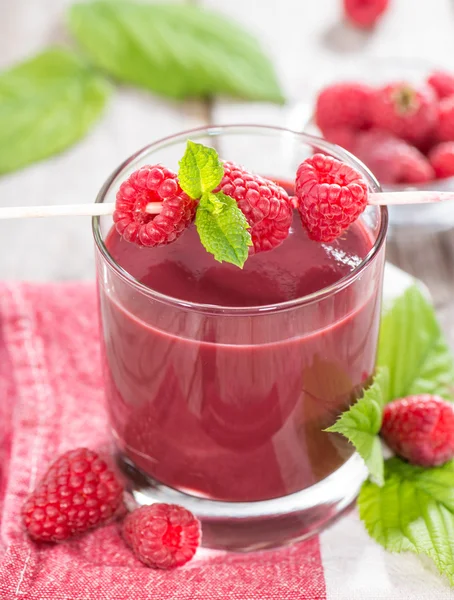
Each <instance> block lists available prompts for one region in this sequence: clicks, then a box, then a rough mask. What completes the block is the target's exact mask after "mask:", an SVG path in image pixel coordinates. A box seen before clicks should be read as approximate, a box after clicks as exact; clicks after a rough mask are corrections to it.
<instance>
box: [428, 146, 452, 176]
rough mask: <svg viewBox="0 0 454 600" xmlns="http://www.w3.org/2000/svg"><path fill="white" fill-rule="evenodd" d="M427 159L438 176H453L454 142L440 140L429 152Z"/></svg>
mask: <svg viewBox="0 0 454 600" xmlns="http://www.w3.org/2000/svg"><path fill="white" fill-rule="evenodd" d="M429 160H430V164H431V165H432V167H433V169H434V171H435V175H436V176H437V177H439V178H444V177H452V176H454V142H442V143H441V144H438V145H437V146H434V148H432V150H431V151H430V152H429Z"/></svg>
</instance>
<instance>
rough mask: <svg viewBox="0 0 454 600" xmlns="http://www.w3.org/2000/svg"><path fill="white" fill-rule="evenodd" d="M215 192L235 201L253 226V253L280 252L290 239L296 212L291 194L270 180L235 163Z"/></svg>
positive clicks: (226, 168) (228, 165)
mask: <svg viewBox="0 0 454 600" xmlns="http://www.w3.org/2000/svg"><path fill="white" fill-rule="evenodd" d="M215 191H222V192H224V194H226V195H227V196H230V197H231V198H234V199H235V200H236V202H237V204H238V206H239V208H240V209H241V211H242V212H243V214H244V216H245V217H246V220H247V222H248V223H249V225H250V227H251V228H250V230H249V233H250V234H251V237H252V242H253V244H254V245H253V247H251V248H250V253H254V252H264V251H266V250H272V249H273V248H276V247H277V246H279V245H280V244H282V242H283V241H284V240H285V239H286V238H287V236H288V233H289V229H290V225H291V223H292V217H293V210H292V206H291V203H290V200H289V197H288V194H287V192H286V191H285V190H284V189H283V188H282V187H280V186H279V185H277V184H276V183H273V182H272V181H270V180H269V179H264V178H263V177H260V176H259V175H252V173H249V172H248V171H246V170H245V169H243V168H242V167H239V166H237V165H235V164H234V163H232V162H225V163H224V176H223V178H222V181H221V183H220V184H219V187H218V188H217V189H216V190H215Z"/></svg>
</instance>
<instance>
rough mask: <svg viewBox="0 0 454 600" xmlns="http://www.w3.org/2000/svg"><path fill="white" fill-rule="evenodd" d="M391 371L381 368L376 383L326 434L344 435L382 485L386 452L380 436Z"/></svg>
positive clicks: (375, 479) (377, 481) (374, 478)
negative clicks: (384, 452)
mask: <svg viewBox="0 0 454 600" xmlns="http://www.w3.org/2000/svg"><path fill="white" fill-rule="evenodd" d="M387 388H388V370H387V369H381V370H380V371H379V372H378V373H377V375H376V377H375V380H374V382H373V384H372V385H371V386H370V387H369V388H368V389H367V390H366V391H365V392H364V394H363V397H362V398H360V399H359V400H358V402H356V403H355V404H354V405H353V406H352V407H351V408H350V409H349V410H348V411H346V412H344V413H342V414H341V416H340V417H339V419H338V420H337V421H336V423H334V425H332V426H331V427H329V428H328V429H327V430H326V431H331V432H337V433H341V434H342V435H343V436H345V437H346V438H347V439H348V440H349V441H350V442H351V443H352V444H353V445H354V446H355V448H356V450H357V451H358V453H359V455H360V456H361V457H362V458H363V459H364V462H365V463H366V466H367V468H368V469H369V473H370V475H371V477H372V479H373V480H374V481H375V482H376V483H377V484H378V485H383V453H382V449H381V442H380V438H379V437H378V433H379V431H380V428H381V424H382V418H383V406H384V405H385V400H386V397H387V393H388V391H387Z"/></svg>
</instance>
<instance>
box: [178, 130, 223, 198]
mask: <svg viewBox="0 0 454 600" xmlns="http://www.w3.org/2000/svg"><path fill="white" fill-rule="evenodd" d="M179 165H180V169H179V171H178V181H179V182H180V186H181V189H182V190H183V191H184V192H186V194H187V195H188V196H189V197H190V198H193V199H194V200H198V199H199V198H200V197H201V196H202V194H204V193H205V192H212V191H213V190H214V189H215V188H216V187H217V186H218V185H219V184H220V183H221V179H222V176H223V175H224V167H223V165H222V162H221V161H220V160H219V156H218V153H217V152H216V150H215V149H214V148H209V147H208V146H204V145H203V144H196V143H195V142H191V140H188V143H187V145H186V151H185V153H184V156H183V158H182V159H181V160H180V162H179ZM213 197H214V198H215V200H216V201H217V202H218V204H220V205H221V206H222V203H220V202H219V200H217V199H216V197H215V196H213Z"/></svg>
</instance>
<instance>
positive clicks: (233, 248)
mask: <svg viewBox="0 0 454 600" xmlns="http://www.w3.org/2000/svg"><path fill="white" fill-rule="evenodd" d="M213 196H215V197H214V198H213ZM219 202H220V203H221V204H222V208H220V206H219ZM195 225H196V227H197V231H198V233H199V236H200V241H201V242H202V244H203V246H204V248H205V249H206V250H207V252H210V253H211V254H213V255H214V258H215V259H216V260H218V261H219V262H223V261H225V262H229V263H232V264H233V265H236V266H238V267H240V268H243V265H244V263H245V262H246V259H247V257H248V247H249V246H252V240H251V236H250V234H249V232H248V228H249V225H248V222H247V221H246V217H245V216H244V215H243V213H242V212H241V210H240V209H239V208H238V205H237V203H236V202H235V200H234V199H233V198H230V197H229V196H226V195H225V194H223V193H222V192H218V193H217V194H211V193H206V194H204V195H203V196H202V198H201V200H200V202H199V206H198V207H197V213H196V217H195Z"/></svg>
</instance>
